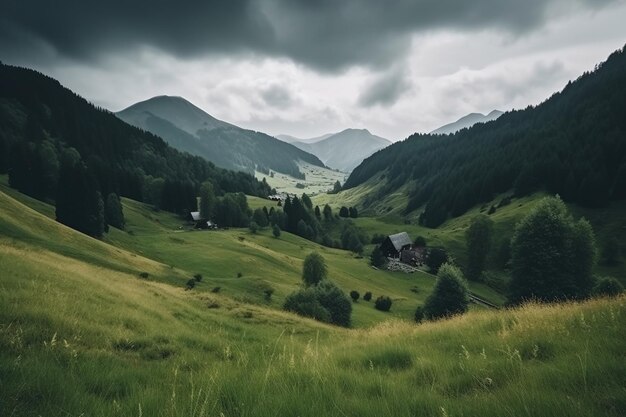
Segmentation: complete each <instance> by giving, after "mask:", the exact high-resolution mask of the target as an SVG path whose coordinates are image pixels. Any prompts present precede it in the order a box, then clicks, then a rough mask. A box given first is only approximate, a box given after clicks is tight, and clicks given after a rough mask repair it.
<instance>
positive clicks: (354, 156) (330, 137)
mask: <svg viewBox="0 0 626 417" xmlns="http://www.w3.org/2000/svg"><path fill="white" fill-rule="evenodd" d="M277 138H279V139H281V140H283V141H285V142H289V143H291V144H292V145H294V146H297V147H298V148H300V149H302V150H304V151H306V152H309V153H312V154H313V155H315V156H317V157H318V158H319V159H320V160H321V161H322V162H323V163H324V164H326V166H328V167H330V168H334V169H338V170H340V171H343V172H350V171H352V170H353V169H354V168H355V167H357V166H358V165H359V164H360V163H361V162H363V160H364V159H365V158H367V157H368V156H370V155H372V154H373V153H375V152H376V151H378V150H380V149H383V148H385V147H387V146H389V145H391V142H390V141H389V140H387V139H385V138H382V137H380V136H376V135H372V134H371V133H370V132H369V131H368V130H367V129H346V130H343V131H341V132H339V133H329V134H326V135H322V136H318V137H315V138H310V139H299V138H296V137H293V136H289V135H278V136H277Z"/></svg>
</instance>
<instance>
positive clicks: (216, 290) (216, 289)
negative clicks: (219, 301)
mask: <svg viewBox="0 0 626 417" xmlns="http://www.w3.org/2000/svg"><path fill="white" fill-rule="evenodd" d="M221 290H222V287H213V289H212V290H211V292H214V293H218V292H220V291H221Z"/></svg>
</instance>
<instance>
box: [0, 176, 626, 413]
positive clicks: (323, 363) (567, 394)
mask: <svg viewBox="0 0 626 417" xmlns="http://www.w3.org/2000/svg"><path fill="white" fill-rule="evenodd" d="M123 204H124V212H125V215H126V219H127V226H128V227H127V230H126V231H119V230H115V229H112V230H111V232H110V233H109V234H108V236H107V237H106V239H105V240H104V241H99V240H96V239H92V238H90V237H87V236H85V235H82V234H80V233H78V232H75V231H73V230H71V229H69V228H67V227H65V226H63V225H60V224H58V223H56V222H55V221H54V220H53V216H54V210H53V208H52V207H51V206H49V205H47V204H45V203H40V202H36V201H34V200H32V199H30V198H28V197H26V196H23V195H21V194H19V193H16V192H15V191H13V190H9V189H7V188H6V187H5V186H3V185H0V415H2V416H4V415H7V416H39V415H41V416H81V415H82V416H180V417H194V416H225V417H226V416H321V415H323V416H438V417H445V416H477V415H480V416H541V417H543V416H581V417H582V416H611V417H612V416H615V417H617V416H622V415H624V413H625V412H626V361H624V352H625V350H624V347H625V344H624V343H625V342H624V334H625V331H626V298H624V297H621V298H617V299H599V300H592V301H588V302H584V303H568V304H560V305H551V306H546V305H533V304H530V305H526V306H523V307H522V308H519V309H515V310H500V311H490V310H484V309H481V308H479V307H474V308H473V309H472V310H471V311H470V312H469V313H468V314H466V315H464V316H461V317H457V318H454V319H451V320H446V321H441V322H434V323H425V324H421V325H417V324H415V323H413V322H412V321H411V316H412V313H413V310H414V308H415V306H416V305H418V304H421V303H422V302H423V300H424V298H425V297H426V296H427V295H428V293H429V292H430V288H431V287H432V283H433V280H432V277H430V276H428V275H426V274H420V273H417V274H410V275H405V274H393V273H389V272H383V271H376V270H373V269H371V268H370V267H368V266H367V263H366V262H365V260H364V259H356V258H354V257H353V255H351V254H349V253H347V252H345V251H340V250H334V249H328V248H322V247H320V246H319V245H315V244H313V243H311V242H309V241H306V240H303V239H300V238H298V237H296V236H292V235H290V234H288V233H283V235H282V236H281V237H280V239H275V238H273V237H271V236H270V233H269V232H268V231H263V232H261V233H259V234H257V235H253V234H251V233H249V232H248V231H247V230H243V229H231V230H226V231H181V230H180V229H179V227H180V226H181V224H182V223H181V222H180V220H178V219H177V218H176V217H174V216H171V215H169V214H167V213H164V212H155V211H153V210H151V209H150V208H149V207H147V206H145V205H143V204H140V203H137V202H134V201H131V200H124V201H123ZM359 221H362V222H366V221H370V222H373V220H368V219H367V218H363V219H359ZM383 223H384V222H383ZM377 227H382V226H377ZM312 250H317V251H319V252H320V253H322V255H323V256H324V257H325V259H326V261H327V263H328V267H329V272H330V274H329V275H330V278H331V279H332V280H334V281H335V282H337V283H338V285H339V286H340V287H342V288H343V289H344V290H346V291H350V290H351V289H356V290H358V291H360V292H361V294H363V292H365V291H368V290H369V291H372V292H373V293H374V297H376V296H377V294H386V295H390V296H391V297H392V298H393V299H394V304H393V306H392V311H391V312H390V313H382V312H379V311H377V310H375V309H374V308H373V306H372V304H373V303H371V302H370V303H366V302H364V301H359V302H358V303H355V304H354V311H353V321H354V327H355V328H353V329H343V328H337V327H333V326H329V325H325V324H321V323H318V322H315V321H313V320H309V319H304V318H300V317H298V316H295V315H293V314H289V313H285V312H283V311H280V306H281V304H282V300H283V299H284V296H285V295H286V294H288V293H289V292H290V291H292V290H294V289H295V288H297V286H298V285H299V279H300V278H299V275H300V268H301V264H302V260H303V258H304V257H305V256H306V254H308V253H309V252H310V251H312ZM142 273H144V274H142ZM195 273H201V274H202V275H203V280H202V281H201V282H200V283H198V285H197V287H196V288H194V289H193V290H191V291H186V290H185V289H184V284H185V282H186V281H187V279H189V278H190V277H191V276H192V275H193V274H195ZM239 273H241V276H238V274H239ZM146 274H147V275H146ZM142 275H143V276H142ZM268 285H269V286H272V287H273V288H274V289H275V293H274V295H273V297H272V300H271V301H267V300H265V299H264V298H263V297H262V289H263V288H265V287H266V286H268ZM218 286H219V287H220V290H219V292H213V291H214V289H215V288H216V287H218Z"/></svg>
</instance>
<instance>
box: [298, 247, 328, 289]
mask: <svg viewBox="0 0 626 417" xmlns="http://www.w3.org/2000/svg"><path fill="white" fill-rule="evenodd" d="M327 273H328V271H327V268H326V262H325V261H324V258H323V257H322V255H320V254H319V253H317V252H312V253H310V254H309V255H307V257H306V258H304V265H303V266H302V281H304V284H305V285H306V286H307V287H310V286H311V285H317V284H318V283H320V282H321V281H322V280H323V279H324V278H326V275H327Z"/></svg>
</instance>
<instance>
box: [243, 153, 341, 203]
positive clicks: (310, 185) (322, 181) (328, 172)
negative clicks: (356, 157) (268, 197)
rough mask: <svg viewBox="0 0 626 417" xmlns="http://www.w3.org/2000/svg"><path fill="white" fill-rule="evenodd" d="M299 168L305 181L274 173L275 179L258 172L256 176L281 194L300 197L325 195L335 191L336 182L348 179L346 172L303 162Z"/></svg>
mask: <svg viewBox="0 0 626 417" xmlns="http://www.w3.org/2000/svg"><path fill="white" fill-rule="evenodd" d="M298 166H299V167H300V172H302V173H303V174H304V176H305V179H304V180H302V179H298V178H294V177H292V176H290V175H286V174H281V173H280V172H274V176H273V177H270V176H269V175H267V174H264V173H262V172H258V171H257V172H255V174H254V175H255V177H256V178H257V179H258V180H262V179H263V178H265V180H266V181H267V183H268V184H269V185H270V187H272V188H275V189H276V191H278V192H279V193H289V194H298V195H300V194H302V193H307V194H308V195H315V194H319V193H325V192H326V191H328V190H332V189H333V185H334V184H335V182H337V181H339V182H340V183H342V184H343V183H344V182H345V181H346V179H347V178H348V174H346V173H345V172H341V171H337V170H334V169H329V168H323V167H318V166H315V165H311V164H308V163H306V162H302V161H300V163H299V164H298ZM297 184H302V185H304V186H305V188H298V187H296V185H297Z"/></svg>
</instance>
